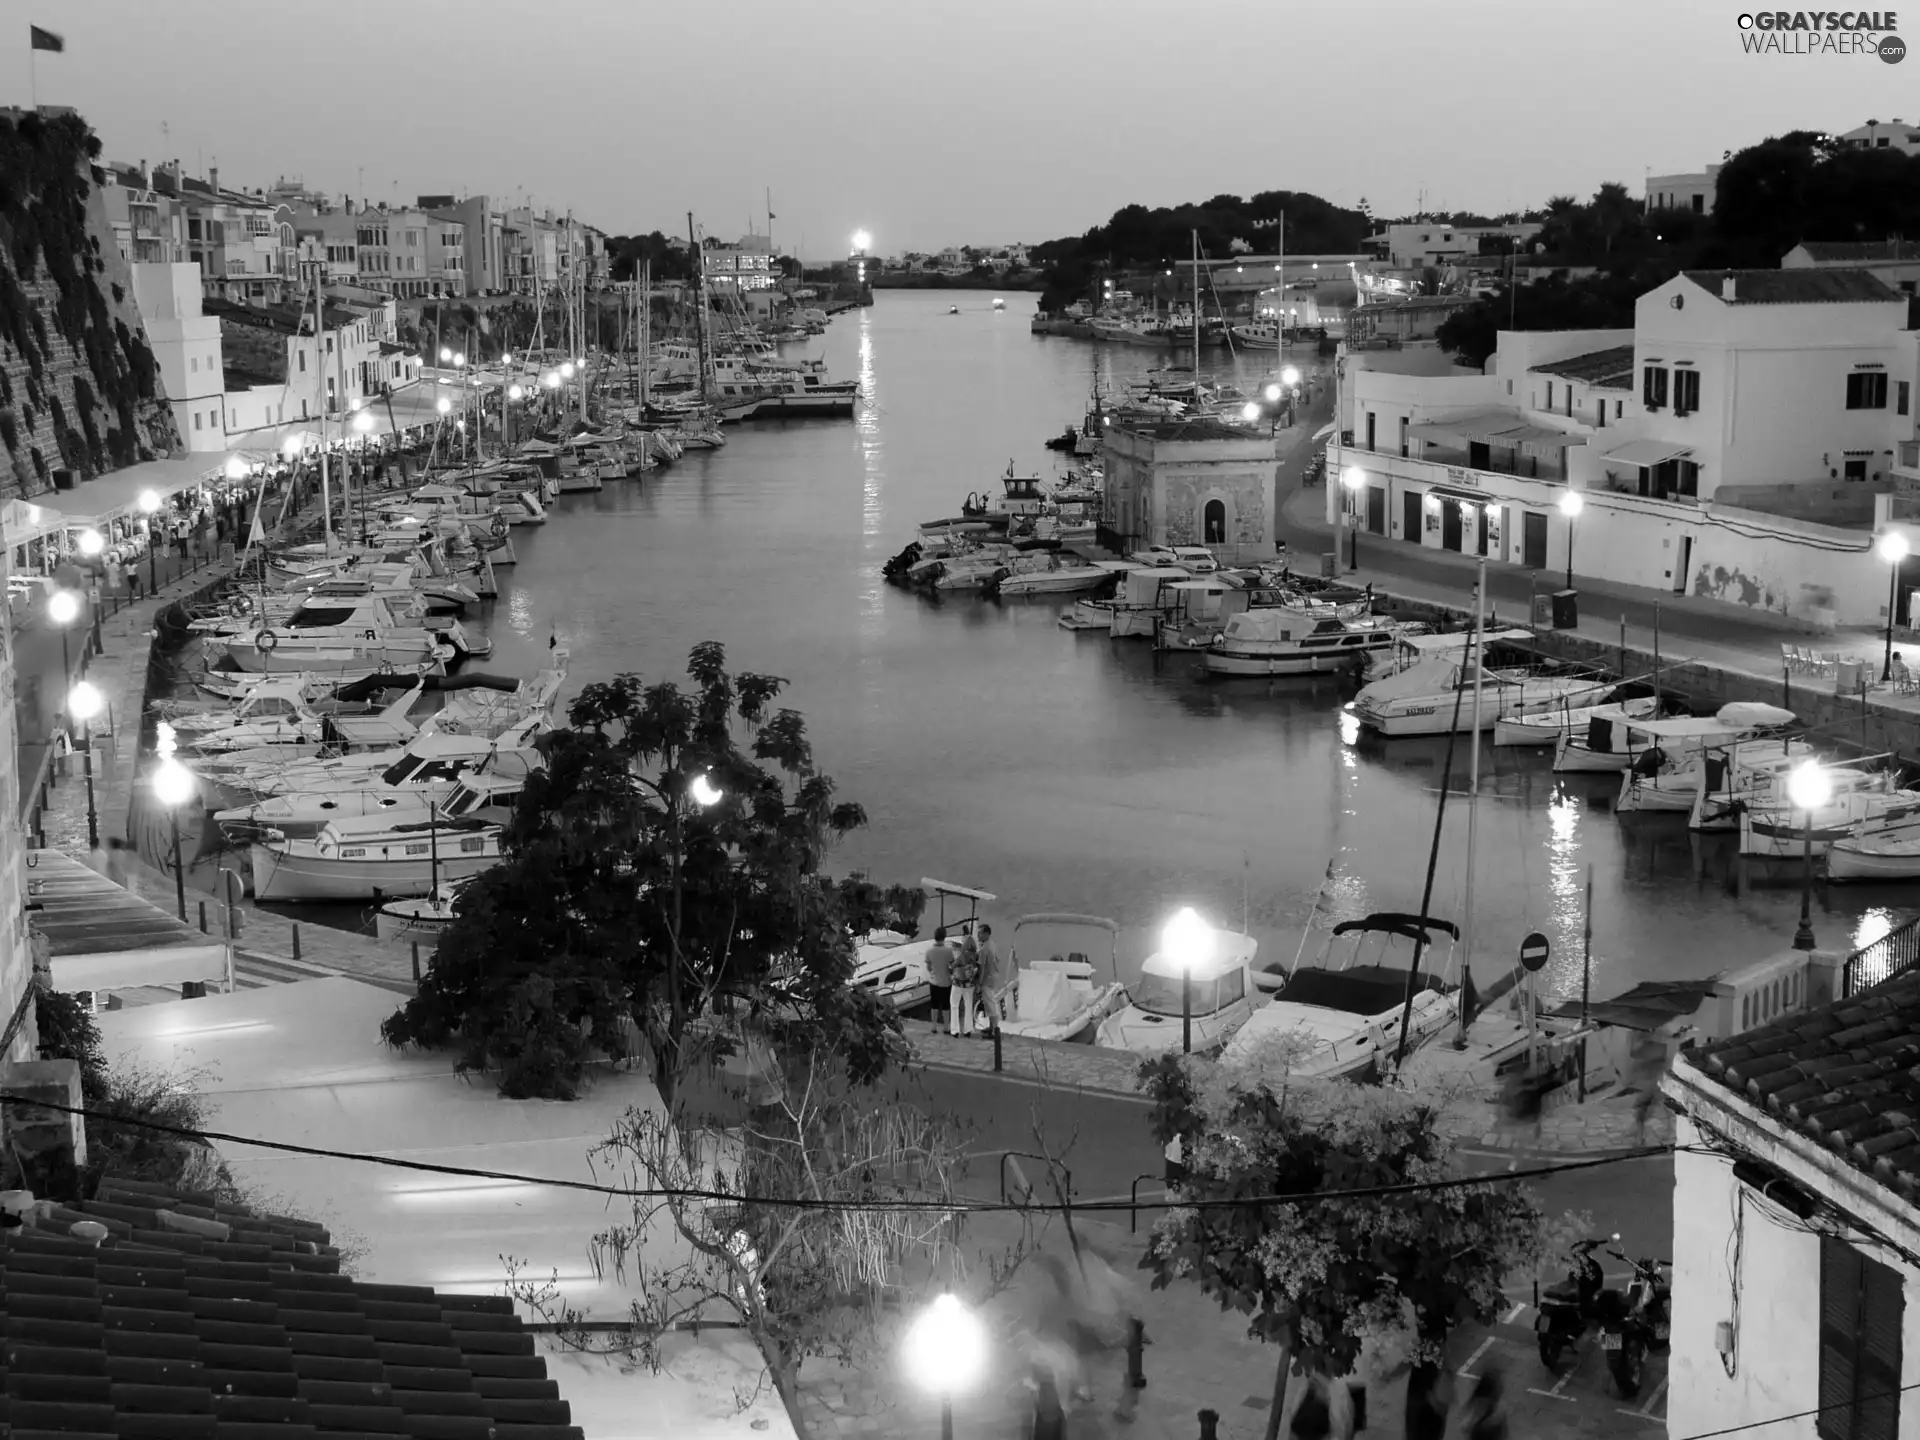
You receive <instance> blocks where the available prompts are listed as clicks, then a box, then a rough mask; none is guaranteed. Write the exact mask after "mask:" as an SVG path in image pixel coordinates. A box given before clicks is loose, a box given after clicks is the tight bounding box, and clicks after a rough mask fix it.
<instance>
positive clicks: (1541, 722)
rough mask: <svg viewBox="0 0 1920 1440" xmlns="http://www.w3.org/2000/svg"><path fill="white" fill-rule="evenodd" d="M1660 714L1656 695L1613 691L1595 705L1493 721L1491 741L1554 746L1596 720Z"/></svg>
mask: <svg viewBox="0 0 1920 1440" xmlns="http://www.w3.org/2000/svg"><path fill="white" fill-rule="evenodd" d="M1626 688H1627V687H1625V686H1622V687H1621V689H1622V690H1624V689H1626ZM1659 713H1660V701H1659V698H1658V697H1657V696H1653V695H1644V696H1626V695H1623V694H1621V693H1620V691H1615V692H1614V693H1613V694H1611V695H1609V696H1607V697H1606V699H1605V700H1603V701H1602V702H1601V703H1600V704H1598V705H1564V706H1562V707H1561V708H1560V709H1558V710H1541V711H1537V712H1536V713H1534V714H1532V715H1509V716H1506V717H1505V718H1504V719H1501V720H1498V721H1495V722H1494V727H1493V743H1494V744H1495V745H1500V746H1510V745H1557V744H1559V743H1560V742H1561V740H1563V739H1564V738H1565V737H1567V736H1569V735H1581V736H1584V735H1586V734H1588V733H1589V732H1591V731H1592V730H1593V726H1594V723H1595V722H1596V721H1597V722H1599V723H1600V724H1601V725H1603V726H1607V727H1611V726H1612V725H1613V724H1614V723H1615V722H1618V721H1625V720H1651V719H1653V718H1654V717H1655V716H1656V715H1658V714H1659Z"/></svg>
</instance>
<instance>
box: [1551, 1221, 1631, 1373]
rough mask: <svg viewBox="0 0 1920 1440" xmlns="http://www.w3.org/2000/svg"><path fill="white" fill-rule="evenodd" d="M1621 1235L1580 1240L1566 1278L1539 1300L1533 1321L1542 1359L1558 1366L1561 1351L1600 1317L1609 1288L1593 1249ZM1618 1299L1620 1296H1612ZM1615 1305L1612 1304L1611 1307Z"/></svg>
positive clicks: (1554, 1366) (1553, 1366)
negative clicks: (1537, 1314) (1537, 1316)
mask: <svg viewBox="0 0 1920 1440" xmlns="http://www.w3.org/2000/svg"><path fill="white" fill-rule="evenodd" d="M1619 1238H1620V1237H1619V1236H1618V1235H1613V1236H1606V1237H1598V1238H1595V1239H1591V1240H1581V1241H1578V1242H1576V1243H1575V1245H1574V1246H1573V1251H1572V1254H1573V1268H1572V1269H1570V1270H1568V1271H1567V1278H1566V1279H1565V1280H1562V1281H1560V1282H1559V1283H1557V1284H1554V1285H1549V1286H1548V1287H1547V1288H1546V1290H1545V1291H1544V1292H1542V1294H1541V1295H1540V1297H1539V1299H1538V1301H1537V1302H1536V1304H1537V1306H1538V1308H1539V1311H1540V1314H1539V1318H1537V1319H1536V1320H1535V1321H1534V1322H1533V1328H1534V1332H1535V1336H1536V1338H1537V1340H1538V1343H1539V1347H1540V1363H1541V1364H1542V1365H1545V1366H1546V1367H1547V1368H1548V1369H1549V1370H1557V1369H1558V1368H1559V1366H1560V1357H1561V1355H1562V1354H1563V1353H1564V1352H1565V1351H1566V1350H1567V1349H1568V1348H1569V1347H1570V1346H1573V1345H1575V1344H1577V1343H1578V1342H1579V1340H1580V1337H1581V1336H1582V1335H1585V1334H1586V1333H1587V1327H1588V1326H1589V1325H1591V1324H1593V1322H1594V1321H1595V1320H1596V1319H1598V1318H1599V1308H1600V1303H1601V1301H1602V1299H1603V1297H1605V1296H1606V1295H1608V1294H1609V1293H1610V1292H1609V1291H1608V1290H1607V1282H1606V1275H1605V1274H1604V1272H1602V1270H1601V1269H1600V1262H1599V1261H1598V1260H1596V1259H1594V1258H1593V1252H1594V1251H1595V1250H1598V1249H1599V1248H1600V1247H1601V1246H1602V1245H1605V1244H1606V1243H1607V1241H1608V1240H1609V1239H1611V1240H1614V1241H1618V1240H1619ZM1613 1298H1614V1299H1615V1301H1616V1302H1617V1301H1618V1300H1619V1296H1618V1295H1617V1294H1616V1295H1614V1297H1613ZM1609 1308H1612V1307H1609Z"/></svg>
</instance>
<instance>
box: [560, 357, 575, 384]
mask: <svg viewBox="0 0 1920 1440" xmlns="http://www.w3.org/2000/svg"><path fill="white" fill-rule="evenodd" d="M560 378H561V379H562V380H571V379H572V378H573V361H571V360H562V361H561V362H560Z"/></svg>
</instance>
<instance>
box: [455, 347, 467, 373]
mask: <svg viewBox="0 0 1920 1440" xmlns="http://www.w3.org/2000/svg"><path fill="white" fill-rule="evenodd" d="M453 368H454V369H456V370H464V369H466V368H467V352H466V351H464V350H456V351H455V352H454V355H453Z"/></svg>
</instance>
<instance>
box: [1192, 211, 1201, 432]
mask: <svg viewBox="0 0 1920 1440" xmlns="http://www.w3.org/2000/svg"><path fill="white" fill-rule="evenodd" d="M1193 386H1194V395H1195V397H1196V399H1197V398H1198V396H1199V393H1200V232H1199V231H1198V230H1197V229H1196V230H1195V231H1194V232H1193Z"/></svg>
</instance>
